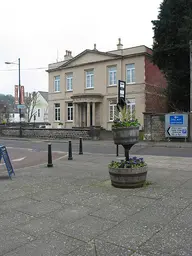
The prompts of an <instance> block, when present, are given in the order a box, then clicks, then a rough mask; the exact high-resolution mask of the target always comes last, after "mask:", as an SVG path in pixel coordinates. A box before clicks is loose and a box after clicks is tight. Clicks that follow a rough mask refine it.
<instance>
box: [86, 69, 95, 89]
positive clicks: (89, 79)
mask: <svg viewBox="0 0 192 256" xmlns="http://www.w3.org/2000/svg"><path fill="white" fill-rule="evenodd" d="M86 88H87V89H89V88H94V72H93V70H90V71H86Z"/></svg>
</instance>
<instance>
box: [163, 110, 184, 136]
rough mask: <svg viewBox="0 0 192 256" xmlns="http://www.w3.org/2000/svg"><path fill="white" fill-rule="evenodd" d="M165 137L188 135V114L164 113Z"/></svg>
mask: <svg viewBox="0 0 192 256" xmlns="http://www.w3.org/2000/svg"><path fill="white" fill-rule="evenodd" d="M165 137H166V138H187V137H188V114H178V113H170V114H166V115H165Z"/></svg>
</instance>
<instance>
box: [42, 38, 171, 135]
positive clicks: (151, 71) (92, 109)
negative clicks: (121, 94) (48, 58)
mask: <svg viewBox="0 0 192 256" xmlns="http://www.w3.org/2000/svg"><path fill="white" fill-rule="evenodd" d="M151 55H152V50H151V49H149V48H147V47H146V46H137V47H133V48H126V49H123V45H122V44H121V40H120V39H119V43H118V44H117V49H116V50H114V51H109V52H101V51H99V50H97V49H96V45H94V49H93V50H85V51H83V52H82V53H80V54H79V55H77V56H76V57H72V55H71V52H70V51H66V55H65V59H64V61H62V62H57V63H53V64H50V65H49V67H48V70H47V72H48V74H49V96H48V103H49V121H50V123H51V124H52V127H53V128H56V127H57V126H58V124H59V123H62V124H63V127H64V128H72V127H90V126H101V127H103V128H104V129H106V130H111V126H112V123H113V120H114V118H115V116H116V115H117V108H116V104H117V95H118V86H117V84H118V80H123V81H126V102H127V107H128V108H129V110H130V112H131V113H133V112H135V114H136V117H137V118H138V119H139V121H140V123H141V125H143V112H146V111H152V112H155V111H156V112H160V111H162V109H163V108H165V104H164V98H163V95H162V94H161V92H160V89H162V88H165V87H166V80H165V79H164V77H163V75H162V74H161V72H160V70H159V69H158V68H157V67H156V66H154V65H153V64H152V63H151V62H150V57H151Z"/></svg>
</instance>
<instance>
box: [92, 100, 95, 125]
mask: <svg viewBox="0 0 192 256" xmlns="http://www.w3.org/2000/svg"><path fill="white" fill-rule="evenodd" d="M92 125H93V126H95V102H93V103H92Z"/></svg>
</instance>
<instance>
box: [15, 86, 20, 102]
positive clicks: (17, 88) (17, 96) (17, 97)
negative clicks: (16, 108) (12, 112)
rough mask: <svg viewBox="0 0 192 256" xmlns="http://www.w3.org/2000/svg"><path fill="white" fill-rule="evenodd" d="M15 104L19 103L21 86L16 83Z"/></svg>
mask: <svg viewBox="0 0 192 256" xmlns="http://www.w3.org/2000/svg"><path fill="white" fill-rule="evenodd" d="M15 104H16V105H17V104H19V86H18V85H15Z"/></svg>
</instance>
